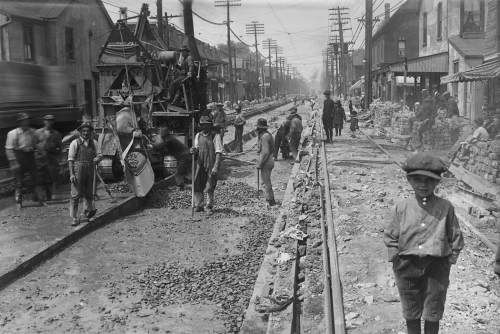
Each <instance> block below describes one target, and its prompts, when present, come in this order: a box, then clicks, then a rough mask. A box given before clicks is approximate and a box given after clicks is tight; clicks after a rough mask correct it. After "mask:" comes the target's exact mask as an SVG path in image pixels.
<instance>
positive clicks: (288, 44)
mask: <svg viewBox="0 0 500 334" xmlns="http://www.w3.org/2000/svg"><path fill="white" fill-rule="evenodd" d="M216 1H220V0H193V11H194V12H196V13H197V14H199V15H201V16H202V17H204V18H205V19H207V20H209V21H212V22H216V23H222V22H223V21H225V20H226V19H227V9H226V7H225V6H223V7H216V4H217V5H220V3H216ZM230 1H232V3H234V4H240V6H232V7H230V17H231V21H232V22H231V29H232V30H233V31H234V32H235V34H236V35H237V36H238V37H239V38H240V39H241V40H242V41H243V42H245V43H246V44H249V45H253V44H254V43H255V37H254V36H253V35H248V34H247V33H246V25H247V24H251V23H252V22H253V21H257V22H258V23H263V24H264V34H262V35H258V36H257V42H258V44H259V45H258V48H259V51H260V52H261V53H262V54H263V55H264V56H266V55H267V50H263V49H262V41H264V40H266V39H268V38H272V39H274V40H276V41H277V44H278V46H281V47H282V48H283V54H281V55H278V56H282V57H285V58H286V61H287V64H291V66H293V67H296V68H297V70H298V71H299V72H300V74H301V75H302V76H303V77H304V78H306V79H308V80H309V79H310V77H311V76H313V75H314V73H315V72H321V69H322V67H323V56H322V51H323V50H324V49H325V48H326V47H327V44H328V40H329V36H333V35H335V34H338V33H337V32H331V31H330V30H331V29H332V21H331V20H329V19H330V18H331V17H332V16H331V15H330V14H332V13H333V12H334V11H332V10H329V9H331V8H336V7H338V6H339V7H346V8H347V9H346V10H345V12H346V14H347V15H345V17H346V20H347V21H348V24H347V27H344V28H349V30H347V31H345V33H344V36H345V37H344V41H352V42H355V44H353V45H354V46H353V49H354V50H356V49H358V48H363V47H364V40H365V30H364V27H363V24H362V23H361V22H359V21H358V19H360V18H362V16H363V15H364V14H365V0H342V1H339V0H337V1H334V0H240V1H238V0H230ZM372 1H373V3H374V4H373V8H374V14H373V16H374V17H376V16H377V15H383V12H384V3H389V4H390V6H391V14H392V13H393V12H394V11H395V10H396V9H397V7H399V6H400V5H401V4H402V3H404V2H405V0H372ZM408 1H412V0H408ZM103 2H104V5H105V6H106V8H107V10H108V12H109V13H110V16H111V18H112V19H113V21H116V20H117V19H118V7H127V9H128V11H129V14H128V15H129V16H132V15H134V12H135V13H138V12H139V10H140V8H141V5H142V3H148V4H149V9H150V12H151V15H153V16H156V0H143V1H137V0H103ZM162 6H163V12H167V13H168V15H180V14H182V4H181V3H180V2H179V0H163V1H162ZM381 18H382V17H381ZM170 23H172V24H174V25H176V26H177V27H179V28H181V29H183V27H184V22H183V18H172V19H171V21H170ZM194 29H195V34H196V37H197V38H198V39H200V40H202V41H204V42H206V43H209V44H210V45H213V46H216V45H217V44H220V43H227V27H226V25H222V26H221V25H213V24H210V23H208V22H205V21H203V20H202V19H200V18H198V17H196V16H194ZM231 41H238V40H237V38H236V37H234V35H232V34H231ZM252 50H254V47H252Z"/></svg>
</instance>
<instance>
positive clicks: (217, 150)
mask: <svg viewBox="0 0 500 334" xmlns="http://www.w3.org/2000/svg"><path fill="white" fill-rule="evenodd" d="M214 147H215V153H222V151H223V149H224V148H223V147H222V139H221V138H220V134H218V133H217V134H216V135H215V138H214Z"/></svg>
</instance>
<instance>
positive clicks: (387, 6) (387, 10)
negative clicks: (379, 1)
mask: <svg viewBox="0 0 500 334" xmlns="http://www.w3.org/2000/svg"><path fill="white" fill-rule="evenodd" d="M390 17H391V4H389V3H386V4H385V16H384V20H385V22H387V21H389V18H390Z"/></svg>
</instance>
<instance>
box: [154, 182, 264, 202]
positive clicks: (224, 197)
mask: <svg viewBox="0 0 500 334" xmlns="http://www.w3.org/2000/svg"><path fill="white" fill-rule="evenodd" d="M256 197H257V192H256V190H255V188H253V187H251V186H249V185H248V184H247V183H244V182H229V181H221V182H218V183H217V187H216V188H215V201H214V204H215V206H220V207H227V206H245V205H248V203H249V200H252V199H254V198H255V199H256ZM148 207H150V208H157V209H158V208H168V209H189V208H191V189H187V188H186V189H184V190H179V189H178V188H176V187H169V188H166V189H162V190H158V191H155V192H154V193H151V194H150V195H149V196H148Z"/></svg>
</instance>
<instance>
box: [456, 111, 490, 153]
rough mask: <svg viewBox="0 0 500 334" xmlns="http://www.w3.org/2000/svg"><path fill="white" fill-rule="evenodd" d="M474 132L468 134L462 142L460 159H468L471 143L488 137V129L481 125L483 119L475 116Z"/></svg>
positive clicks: (485, 139)
mask: <svg viewBox="0 0 500 334" xmlns="http://www.w3.org/2000/svg"><path fill="white" fill-rule="evenodd" d="M474 127H475V130H474V133H473V134H472V136H469V137H468V138H467V139H466V140H465V142H464V143H463V144H462V154H461V155H460V158H459V159H460V160H469V155H470V150H471V147H472V144H475V143H477V142H487V141H488V140H489V139H490V135H489V134H488V131H486V129H485V128H484V127H483V119H482V118H476V119H475V120H474Z"/></svg>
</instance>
